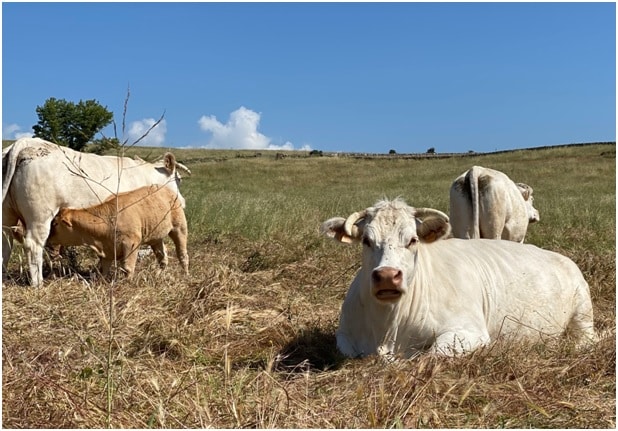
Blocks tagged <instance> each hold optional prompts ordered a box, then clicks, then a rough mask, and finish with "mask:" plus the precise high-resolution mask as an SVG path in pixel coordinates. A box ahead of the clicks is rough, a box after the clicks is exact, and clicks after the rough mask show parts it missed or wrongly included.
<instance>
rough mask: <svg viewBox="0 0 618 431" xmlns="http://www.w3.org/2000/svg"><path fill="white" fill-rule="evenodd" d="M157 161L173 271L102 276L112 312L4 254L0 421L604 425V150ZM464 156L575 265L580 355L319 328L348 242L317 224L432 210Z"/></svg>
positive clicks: (354, 256) (352, 260)
mask: <svg viewBox="0 0 618 431" xmlns="http://www.w3.org/2000/svg"><path fill="white" fill-rule="evenodd" d="M131 151H140V150H139V149H137V148H132V149H131ZM142 151H144V153H141V155H142V156H143V157H147V156H148V154H150V153H153V152H154V150H152V149H143V150H142ZM185 151H186V152H185ZM612 152H613V153H612ZM174 153H175V154H176V156H177V158H178V159H179V160H180V161H182V162H183V163H185V164H186V165H188V166H189V167H190V168H191V170H192V172H193V174H192V175H191V176H190V177H187V178H185V179H184V181H183V183H182V184H181V189H182V193H183V195H184V196H185V198H186V201H187V209H186V213H187V218H188V222H189V230H190V240H189V254H190V257H191V275H190V276H189V277H184V276H182V275H181V274H182V272H181V271H180V270H179V268H178V265H177V264H176V263H177V262H176V261H175V259H173V258H172V259H170V266H169V267H168V269H167V270H166V271H165V272H163V273H161V274H157V273H156V271H155V264H154V262H151V261H150V260H143V261H141V262H140V263H139V264H138V268H137V272H136V276H135V279H134V280H132V281H130V282H128V281H122V280H120V281H117V282H116V284H115V286H114V295H113V304H112V306H113V308H114V313H113V314H110V313H109V311H108V306H109V295H108V286H107V285H106V284H105V283H103V282H100V281H96V280H93V279H91V278H89V277H88V275H87V274H86V273H84V272H82V274H81V275H73V276H68V277H64V278H53V277H48V279H46V283H45V286H44V287H43V288H42V289H38V290H36V289H30V288H27V287H26V286H25V279H24V278H23V276H22V275H21V274H22V273H20V268H19V267H20V265H23V260H24V259H23V258H22V260H21V261H20V259H19V256H17V257H15V258H13V259H12V262H11V265H10V270H9V274H8V276H7V278H5V280H4V283H3V304H2V310H3V317H2V320H3V373H2V382H3V400H2V403H3V404H2V407H3V409H2V416H3V417H2V419H3V426H5V427H11V428H21V427H34V428H37V427H49V428H56V427H58V428H63V427H70V428H77V427H84V428H100V427H105V426H107V425H108V423H107V419H108V418H107V416H108V415H109V416H110V417H109V425H110V426H112V427H117V428H122V427H128V428H135V427H139V428H147V427H160V428H184V427H192V428H198V427H199V428H206V427H214V428H237V427H244V428H256V427H257V428H348V427H362V428H372V427H376V428H382V427H406V428H415V427H432V428H436V427H442V428H458V427H466V428H499V427H506V428H531V427H532V428H546V427H553V428H590V427H592V428H608V427H609V428H614V427H615V407H616V404H615V356H616V355H615V353H616V350H615V336H614V335H613V332H612V331H613V329H614V328H615V300H616V299H615V298H616V296H615V287H616V275H615V238H616V231H615V221H616V220H615V210H616V206H615V197H616V194H615V184H616V169H615V146H612V145H591V146H584V147H572V148H555V149H547V150H538V151H520V152H514V153H507V154H496V155H487V156H478V157H460V158H450V159H436V160H433V159H432V160H401V159H392V160H389V159H380V160H358V159H351V158H335V157H332V158H331V157H322V158H295V157H288V158H284V159H281V160H275V158H274V157H273V156H272V155H271V154H265V155H262V157H238V155H239V153H238V152H216V153H215V152H209V151H206V150H201V151H197V150H191V151H189V150H178V151H174ZM242 155H243V156H244V155H248V154H245V153H242ZM158 156H160V153H156V154H154V155H153V156H152V157H153V158H156V157H158ZM192 160H193V161H192ZM473 164H477V165H481V166H487V167H492V168H495V169H499V170H501V171H503V172H505V173H507V174H508V175H509V176H510V177H511V178H512V179H514V180H515V181H517V182H525V183H527V184H529V185H531V186H532V187H533V188H534V195H535V206H536V207H537V208H538V209H539V211H540V213H541V221H540V222H539V223H537V224H535V225H532V226H530V228H529V230H528V232H529V233H528V236H527V242H532V243H535V244H538V245H540V246H542V247H545V248H548V249H552V250H556V251H559V252H561V253H563V254H566V255H568V256H569V257H571V258H572V259H573V260H574V261H575V262H576V263H577V264H578V265H579V266H580V268H581V269H582V271H583V272H584V275H585V277H586V279H587V280H588V282H589V284H590V287H591V293H592V297H593V303H594V307H595V321H596V325H597V328H598V329H599V330H603V331H608V330H609V331H610V333H611V335H610V336H609V337H607V338H605V339H603V340H602V341H601V342H599V343H598V344H597V345H595V346H594V347H593V348H591V349H589V350H588V351H585V352H579V351H574V350H573V349H572V348H571V347H570V346H569V345H567V344H563V343H560V341H554V342H549V343H547V344H535V345H529V344H525V343H521V344H516V345H505V344H504V343H500V342H498V343H496V344H494V345H492V346H491V348H488V349H484V350H480V351H477V352H475V353H474V354H472V355H470V356H467V357H464V358H455V359H438V358H432V357H428V356H425V357H421V358H418V359H415V360H411V361H406V362H402V363H394V364H384V363H383V362H381V361H380V360H378V359H377V358H366V359H362V360H351V359H346V358H343V357H342V356H341V355H340V354H339V353H338V352H337V350H336V347H335V339H334V332H335V329H336V326H337V319H338V314H339V308H340V306H341V303H342V301H343V297H344V295H345V292H346V290H347V288H348V286H349V283H350V281H351V280H352V278H353V277H354V274H355V272H356V270H357V269H358V266H359V255H360V250H359V249H358V248H355V247H341V246H339V245H337V244H334V243H333V242H332V241H328V240H325V239H323V238H320V237H319V236H318V227H319V225H320V223H321V222H322V221H324V220H325V219H327V218H329V217H332V216H336V215H339V216H346V215H348V214H350V213H351V212H353V211H357V210H359V209H362V208H365V207H367V206H370V205H372V204H373V203H374V202H375V201H376V200H377V199H379V198H381V197H383V196H387V197H395V196H402V197H403V198H405V199H406V201H407V202H408V203H409V204H411V205H413V206H424V207H433V208H436V209H440V210H442V211H445V212H448V190H449V187H450V184H451V182H452V181H453V179H454V178H455V177H456V176H458V175H459V174H460V173H462V172H463V171H465V170H466V169H468V168H469V167H470V166H472V165H473ZM89 264H90V262H89V261H87V262H86V263H82V266H83V267H84V268H82V269H85V268H87V267H88V265H89ZM110 315H111V316H113V322H111V321H110V319H109V316H110ZM110 325H113V328H114V330H113V340H111V341H112V342H111V344H110V343H109V339H108V338H109V328H110ZM108 348H109V349H110V351H108ZM107 357H110V358H113V361H112V364H111V365H109V366H111V367H112V370H111V371H112V372H113V376H114V378H113V382H112V383H113V387H112V388H109V387H107V385H108V381H107V380H106V372H105V368H106V366H108V365H107V364H106V358H107ZM108 374H109V373H108ZM110 390H111V391H112V392H111V397H108V396H107V394H109V393H110V392H109V391H110ZM108 401H111V403H112V405H111V406H107V405H106V403H107V402H108Z"/></svg>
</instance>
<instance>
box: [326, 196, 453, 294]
mask: <svg viewBox="0 0 618 431" xmlns="http://www.w3.org/2000/svg"><path fill="white" fill-rule="evenodd" d="M321 232H322V233H323V234H324V235H326V236H328V237H330V238H333V239H335V240H337V241H340V242H343V243H356V242H361V243H362V244H363V266H362V268H361V271H365V273H366V274H367V277H368V279H369V283H368V284H369V286H368V287H369V289H370V294H371V295H372V296H373V297H374V298H375V299H376V300H378V301H379V302H381V303H394V302H397V301H399V299H400V298H401V297H402V296H403V295H405V294H406V293H408V289H409V286H410V285H411V282H412V277H413V275H414V268H415V265H416V256H417V253H418V248H419V247H421V246H422V245H421V244H422V243H431V242H433V241H436V240H438V239H440V238H443V237H445V236H446V235H448V234H449V232H450V224H449V219H448V216H447V215H446V214H444V213H443V212H441V211H438V210H434V209H431V208H413V207H410V206H408V205H406V203H405V202H404V201H403V200H401V199H396V200H394V201H387V200H383V201H380V202H378V203H376V204H375V205H374V206H373V207H371V208H367V209H365V210H363V211H359V212H356V213H354V214H352V215H350V216H349V217H348V218H347V219H344V218H342V217H336V218H331V219H329V220H327V221H325V222H324V223H323V224H322V226H321Z"/></svg>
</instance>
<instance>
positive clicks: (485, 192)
mask: <svg viewBox="0 0 618 431" xmlns="http://www.w3.org/2000/svg"><path fill="white" fill-rule="evenodd" d="M533 201H534V198H533V197H532V187H530V186H528V185H526V184H523V183H517V184H516V183H514V182H513V181H512V180H511V179H510V178H509V177H508V176H507V175H506V174H504V173H502V172H500V171H496V170H494V169H489V168H483V167H481V166H473V167H472V168H470V170H468V171H466V172H464V173H463V174H461V175H460V176H459V177H457V179H456V180H455V181H454V182H453V184H452V185H451V190H450V221H451V224H452V227H453V236H454V237H455V238H463V239H470V238H488V239H506V240H510V241H517V242H524V237H525V236H526V231H527V229H528V224H529V223H534V222H537V221H539V220H540V217H539V212H538V211H537V210H536V208H534V207H533V206H532V203H533Z"/></svg>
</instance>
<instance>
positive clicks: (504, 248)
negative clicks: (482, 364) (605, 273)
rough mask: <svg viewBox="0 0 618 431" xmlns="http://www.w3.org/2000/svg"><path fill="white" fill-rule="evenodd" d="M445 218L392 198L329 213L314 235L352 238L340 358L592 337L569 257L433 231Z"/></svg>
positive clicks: (586, 300)
mask: <svg viewBox="0 0 618 431" xmlns="http://www.w3.org/2000/svg"><path fill="white" fill-rule="evenodd" d="M449 230H450V227H449V222H448V217H447V216H446V215H445V214H444V213H442V212H440V211H437V210H434V209H430V208H413V207H409V206H408V205H406V204H405V202H403V201H402V200H400V199H397V200H394V201H387V200H384V201H380V202H378V203H376V204H375V205H374V206H373V207H371V208H367V209H365V210H363V211H360V212H357V213H354V214H352V215H350V216H349V217H348V218H347V219H345V218H342V217H336V218H331V219H329V220H327V221H325V222H324V223H323V224H322V226H321V231H322V233H323V234H325V235H327V236H329V237H331V238H334V239H336V240H338V241H340V242H344V243H357V242H362V244H363V253H362V267H361V269H360V270H359V272H358V274H357V275H356V278H355V279H354V281H353V282H352V284H351V286H350V288H349V290H348V293H347V295H346V297H345V300H344V302H343V306H342V309H341V316H340V321H339V328H338V330H337V346H338V348H339V350H340V351H341V352H342V353H344V354H345V355H347V356H349V357H362V356H365V355H371V354H376V353H377V354H379V355H397V356H401V357H404V358H410V357H414V356H416V355H417V354H419V353H420V352H423V351H426V350H429V351H431V352H433V353H436V354H440V355H456V354H461V353H466V352H470V351H472V350H474V349H476V348H478V347H480V346H483V345H486V344H487V343H489V342H490V341H492V340H495V339H496V338H497V337H498V336H508V337H513V338H538V337H541V338H543V337H546V336H547V337H554V336H557V335H559V334H562V333H564V332H567V333H568V334H570V335H571V336H573V337H574V339H575V340H576V342H577V343H586V342H590V341H593V340H596V339H597V336H596V334H595V331H594V329H593V311H592V302H591V299H590V293H589V288H588V284H587V283H586V280H584V277H583V276H582V273H581V272H580V270H579V269H578V268H577V266H576V265H575V263H573V262H572V261H571V260H570V259H568V258H566V257H564V256H562V255H560V254H557V253H554V252H551V251H547V250H543V249H540V248H538V247H536V246H533V245H528V244H519V243H516V242H512V241H490V240H482V239H479V240H461V239H448V240H441V239H440V238H443V237H445V236H446V235H448V233H449Z"/></svg>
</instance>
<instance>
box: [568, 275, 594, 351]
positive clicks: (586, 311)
mask: <svg viewBox="0 0 618 431" xmlns="http://www.w3.org/2000/svg"><path fill="white" fill-rule="evenodd" d="M589 289H590V288H589V287H588V286H587V285H586V284H583V285H580V286H579V289H578V290H577V295H578V300H579V301H578V303H577V305H576V306H575V310H574V312H573V316H572V317H571V320H570V322H569V323H568V326H567V333H568V334H569V335H571V336H572V337H573V338H574V339H575V340H576V343H577V345H578V346H586V345H588V344H591V343H593V342H595V341H597V340H598V338H599V337H598V335H597V333H596V331H595V330H594V320H593V310H592V301H591V300H590V294H589V293H588V292H589Z"/></svg>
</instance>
